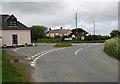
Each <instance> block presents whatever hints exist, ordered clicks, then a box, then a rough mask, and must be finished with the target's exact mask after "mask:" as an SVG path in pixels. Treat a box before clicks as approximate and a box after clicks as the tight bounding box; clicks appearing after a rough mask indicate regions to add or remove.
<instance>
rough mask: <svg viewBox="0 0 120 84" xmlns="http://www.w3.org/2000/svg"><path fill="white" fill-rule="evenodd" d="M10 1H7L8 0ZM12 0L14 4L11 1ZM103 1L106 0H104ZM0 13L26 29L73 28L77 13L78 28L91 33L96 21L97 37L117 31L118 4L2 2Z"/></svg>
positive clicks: (113, 2)
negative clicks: (33, 27)
mask: <svg viewBox="0 0 120 84" xmlns="http://www.w3.org/2000/svg"><path fill="white" fill-rule="evenodd" d="M8 1H9V0H8ZM12 1H13V2H12ZM104 1H105V0H104ZM1 4H2V10H1V11H0V12H1V13H2V14H10V15H11V14H14V15H15V16H16V17H17V18H18V20H19V21H20V22H22V23H24V24H25V25H27V26H28V27H30V26H32V25H44V26H47V27H48V28H52V29H57V28H60V27H63V28H65V29H73V28H75V13H77V14H78V28H83V29H84V30H86V31H87V32H89V34H93V28H94V25H93V21H94V20H95V21H96V34H101V35H109V33H110V32H111V30H113V29H118V2H117V1H112V2H109V1H106V2H97V1H95V0H94V1H93V2H88V1H86V2H83V1H82V2H75V1H72V2H68V0H67V1H66V2H65V1H59V2H47V1H46V2H36V1H35V2H14V0H11V2H10V1H9V2H2V3H0V5H1Z"/></svg>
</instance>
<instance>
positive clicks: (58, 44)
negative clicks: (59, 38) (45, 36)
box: [54, 42, 72, 47]
mask: <svg viewBox="0 0 120 84" xmlns="http://www.w3.org/2000/svg"><path fill="white" fill-rule="evenodd" d="M69 46H72V44H71V43H70V42H63V43H57V44H56V45H54V47H69Z"/></svg>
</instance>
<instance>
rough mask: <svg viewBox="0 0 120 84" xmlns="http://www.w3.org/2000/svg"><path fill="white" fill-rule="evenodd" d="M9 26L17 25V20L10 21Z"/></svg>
mask: <svg viewBox="0 0 120 84" xmlns="http://www.w3.org/2000/svg"><path fill="white" fill-rule="evenodd" d="M9 26H17V22H16V21H9Z"/></svg>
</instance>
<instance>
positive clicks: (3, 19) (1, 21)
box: [0, 15, 29, 30]
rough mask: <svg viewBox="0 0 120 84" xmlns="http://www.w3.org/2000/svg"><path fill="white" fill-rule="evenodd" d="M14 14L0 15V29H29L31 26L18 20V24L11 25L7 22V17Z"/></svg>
mask: <svg viewBox="0 0 120 84" xmlns="http://www.w3.org/2000/svg"><path fill="white" fill-rule="evenodd" d="M11 16H14V15H0V30H1V29H2V30H28V29H29V28H28V27H27V26H25V25H24V24H22V23H21V22H19V21H17V26H15V27H14V26H13V27H10V26H9V25H8V23H7V19H9V18H10V17H11ZM14 17H15V16H14ZM15 19H16V18H15Z"/></svg>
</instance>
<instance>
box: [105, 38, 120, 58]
mask: <svg viewBox="0 0 120 84" xmlns="http://www.w3.org/2000/svg"><path fill="white" fill-rule="evenodd" d="M104 52H106V53H107V54H108V55H110V56H111V57H114V58H117V59H118V60H120V59H119V58H120V38H111V39H109V40H106V41H105V44H104Z"/></svg>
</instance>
